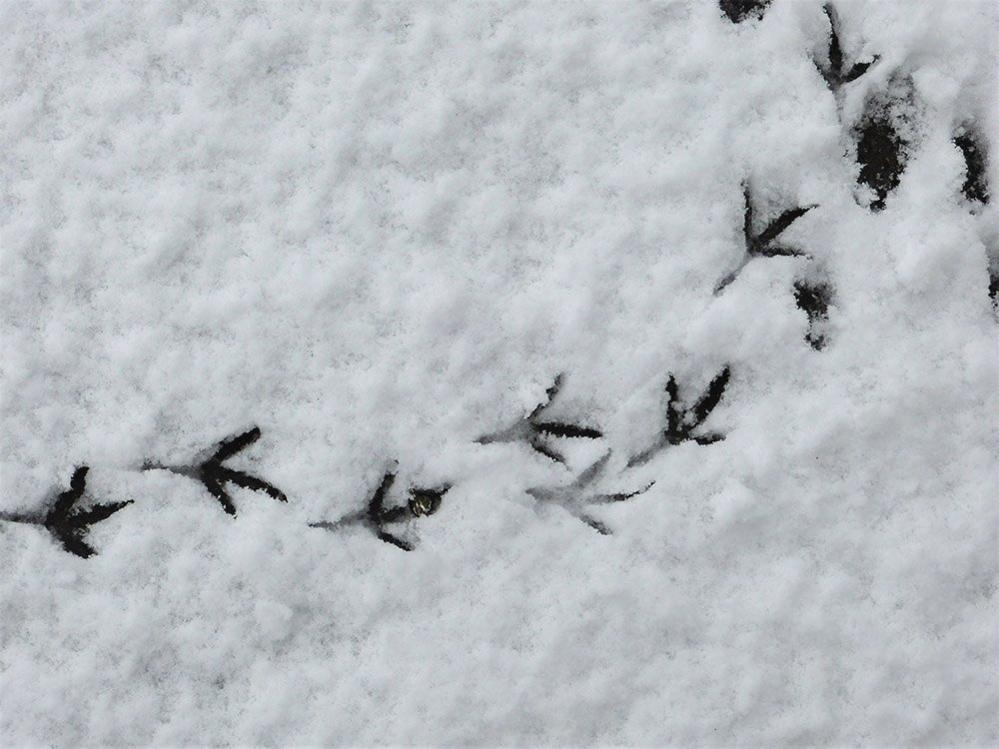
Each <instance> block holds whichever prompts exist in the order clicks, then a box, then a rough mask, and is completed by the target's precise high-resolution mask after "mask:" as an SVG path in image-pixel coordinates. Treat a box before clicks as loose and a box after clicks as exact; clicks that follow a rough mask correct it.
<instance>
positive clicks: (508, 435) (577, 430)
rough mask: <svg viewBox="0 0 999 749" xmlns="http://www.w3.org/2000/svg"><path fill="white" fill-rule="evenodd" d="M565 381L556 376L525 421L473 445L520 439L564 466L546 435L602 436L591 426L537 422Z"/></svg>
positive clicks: (596, 437)
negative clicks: (547, 442) (550, 445)
mask: <svg viewBox="0 0 999 749" xmlns="http://www.w3.org/2000/svg"><path fill="white" fill-rule="evenodd" d="M564 382H565V378H564V375H562V374H559V375H557V376H556V377H555V381H554V382H553V383H552V385H551V387H549V388H548V389H547V390H546V391H545V399H544V400H543V401H542V402H541V403H539V404H538V405H537V406H535V407H534V410H532V411H531V413H530V414H528V415H527V417H526V418H524V419H521V420H520V421H518V422H517V423H515V424H513V425H512V426H510V427H507V428H506V429H501V430H500V431H498V432H493V433H491V434H486V435H483V436H482V437H479V438H478V439H477V440H475V441H476V443H478V444H480V445H491V444H493V443H496V442H519V441H521V440H523V441H525V442H527V444H528V445H529V446H530V447H531V449H532V450H534V451H535V452H536V453H538V454H540V455H544V456H545V457H546V458H548V459H549V460H552V461H554V462H556V463H562V464H564V463H565V456H563V455H562V454H561V453H560V452H558V451H557V450H555V449H553V448H551V447H549V446H548V445H547V444H546V442H545V441H544V437H545V435H549V436H552V437H560V438H565V439H599V438H600V437H602V436H603V432H601V431H600V430H599V429H594V428H592V427H586V426H579V425H578V424H566V423H564V422H560V421H539V418H540V417H541V413H542V412H543V411H544V410H545V409H546V408H548V406H550V405H551V404H552V401H553V400H554V399H555V397H556V396H557V395H558V393H559V391H560V390H561V389H562V385H563V383H564Z"/></svg>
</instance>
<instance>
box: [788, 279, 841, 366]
mask: <svg viewBox="0 0 999 749" xmlns="http://www.w3.org/2000/svg"><path fill="white" fill-rule="evenodd" d="M794 299H795V301H796V302H797V304H798V308H799V309H802V310H804V312H805V314H806V315H808V332H807V333H806V334H805V340H806V341H808V344H809V345H810V346H811V347H812V348H813V349H815V350H816V351H821V350H822V349H823V348H825V345H826V343H828V339H827V337H826V334H825V332H824V331H823V330H822V326H823V323H825V322H826V321H827V320H828V319H829V303H830V301H832V287H831V286H830V285H829V284H826V283H821V282H818V283H813V282H810V281H795V283H794Z"/></svg>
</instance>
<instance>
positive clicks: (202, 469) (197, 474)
mask: <svg viewBox="0 0 999 749" xmlns="http://www.w3.org/2000/svg"><path fill="white" fill-rule="evenodd" d="M260 434H261V432H260V427H253V428H252V429H250V430H249V431H246V432H243V433H241V434H237V435H236V436H234V437H230V438H229V439H225V440H222V442H220V443H219V445H218V447H217V448H216V449H215V452H213V453H212V454H211V456H210V457H209V458H208V459H207V460H205V461H204V462H203V463H201V464H200V465H194V466H166V465H160V464H158V463H151V462H146V463H144V464H143V465H142V470H144V471H149V470H156V469H162V470H166V471H170V472H172V473H177V474H180V475H182V476H188V477H189V478H193V479H195V480H197V481H200V482H201V484H202V485H203V486H204V487H205V489H206V490H208V493H209V494H211V495H212V496H213V497H215V499H216V500H218V503H219V504H220V505H221V506H222V509H223V510H224V511H225V512H226V513H227V514H229V515H233V516H235V515H236V505H235V504H234V503H233V501H232V497H230V496H229V492H227V491H226V484H235V485H236V486H239V487H242V488H244V489H250V490H251V491H256V492H263V493H264V494H266V495H267V496H269V497H271V498H272V499H275V500H277V501H278V502H287V501H288V497H287V496H285V494H284V492H282V491H281V490H280V489H278V488H277V487H276V486H274V485H273V484H270V483H268V482H266V481H264V480H263V479H261V478H257V477H256V476H251V475H250V474H248V473H244V472H243V471H237V470H235V469H232V468H229V467H227V466H224V465H222V464H223V463H224V462H225V461H226V460H228V459H229V458H231V457H233V456H235V455H236V454H238V453H240V452H242V451H243V450H245V449H246V448H247V447H249V446H250V445H252V444H253V443H254V442H256V441H257V440H258V439H260Z"/></svg>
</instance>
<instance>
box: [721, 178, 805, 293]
mask: <svg viewBox="0 0 999 749" xmlns="http://www.w3.org/2000/svg"><path fill="white" fill-rule="evenodd" d="M742 195H743V201H744V204H745V207H744V209H743V218H742V236H743V245H744V252H743V256H742V262H740V263H739V267H737V268H736V269H735V270H733V271H732V272H731V273H729V274H728V275H726V276H725V277H724V278H723V279H722V280H721V281H719V282H718V284H717V285H716V286H715V289H714V293H715V294H720V293H721V292H722V291H724V290H725V288H726V287H727V286H728V285H729V284H731V283H732V282H733V281H735V279H736V278H738V276H739V274H740V273H741V272H742V269H743V268H745V267H746V265H747V264H748V263H749V261H750V260H752V259H753V258H757V257H802V256H805V255H806V254H807V253H804V252H802V251H801V250H796V249H794V248H792V247H788V246H786V245H782V244H779V243H778V242H777V238H778V237H779V236H780V235H781V234H782V233H783V232H784V231H785V230H786V229H787V228H788V227H789V226H791V224H793V223H794V222H795V221H797V220H798V219H799V218H801V217H802V216H804V215H805V214H806V213H808V212H809V211H810V210H812V209H813V208H816V207H817V206H814V205H809V206H805V207H803V208H792V209H790V210H787V211H784V212H783V213H782V214H780V215H779V216H778V217H777V218H776V219H774V220H773V221H771V222H770V223H769V224H767V225H766V227H764V229H763V231H761V232H760V233H759V234H757V233H756V232H755V231H754V230H753V224H754V220H753V200H752V196H751V195H750V190H749V183H748V182H743V184H742Z"/></svg>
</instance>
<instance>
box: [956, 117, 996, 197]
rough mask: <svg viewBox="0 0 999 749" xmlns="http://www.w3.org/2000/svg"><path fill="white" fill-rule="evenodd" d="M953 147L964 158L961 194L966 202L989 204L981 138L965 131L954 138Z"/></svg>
mask: <svg viewBox="0 0 999 749" xmlns="http://www.w3.org/2000/svg"><path fill="white" fill-rule="evenodd" d="M954 145H956V146H957V147H958V148H959V149H961V154H962V155H963V156H964V163H965V168H966V171H965V173H966V175H967V176H966V177H965V180H964V185H962V187H961V192H963V193H964V197H966V198H967V199H968V200H973V201H976V202H978V203H982V204H987V203H988V202H989V186H988V182H987V181H986V177H985V165H986V163H987V161H988V159H987V154H986V150H985V144H984V143H983V142H982V140H981V136H980V135H979V134H978V133H977V132H975V131H974V130H971V129H970V128H969V129H965V131H964V132H963V133H962V134H961V135H958V136H957V137H956V138H954Z"/></svg>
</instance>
